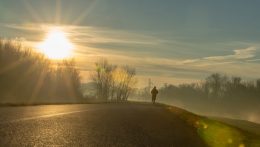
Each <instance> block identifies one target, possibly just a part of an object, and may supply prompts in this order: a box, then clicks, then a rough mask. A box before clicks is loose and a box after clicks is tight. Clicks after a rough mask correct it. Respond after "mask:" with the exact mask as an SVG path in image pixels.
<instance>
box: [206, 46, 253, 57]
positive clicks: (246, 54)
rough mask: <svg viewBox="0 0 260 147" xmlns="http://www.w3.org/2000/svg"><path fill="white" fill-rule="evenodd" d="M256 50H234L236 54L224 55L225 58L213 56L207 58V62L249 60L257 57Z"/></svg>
mask: <svg viewBox="0 0 260 147" xmlns="http://www.w3.org/2000/svg"><path fill="white" fill-rule="evenodd" d="M255 52H256V48H255V47H248V48H245V49H237V50H234V54H232V55H224V56H211V57H205V58H204V59H206V60H237V59H249V58H253V57H255Z"/></svg>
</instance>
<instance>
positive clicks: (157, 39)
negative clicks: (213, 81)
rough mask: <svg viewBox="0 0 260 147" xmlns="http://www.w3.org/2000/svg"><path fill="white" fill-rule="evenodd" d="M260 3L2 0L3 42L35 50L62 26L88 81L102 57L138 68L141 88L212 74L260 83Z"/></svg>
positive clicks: (0, 33) (250, 0) (219, 0)
mask: <svg viewBox="0 0 260 147" xmlns="http://www.w3.org/2000/svg"><path fill="white" fill-rule="evenodd" d="M259 6H260V1H259V0H248V1H245V0H228V1H227V0H163V1H160V0H142V1H140V0H73V1H72V0H0V37H1V38H11V39H14V38H19V39H21V40H23V41H24V42H25V43H26V44H27V45H29V46H33V47H35V46H36V45H37V44H38V43H39V42H41V41H42V40H43V39H44V37H45V36H46V33H47V31H48V28H51V27H53V26H60V27H62V28H64V30H66V34H67V35H68V37H69V39H70V40H71V42H72V43H73V44H74V45H75V50H74V57H75V58H76V60H77V63H78V68H79V69H80V71H81V76H82V81H83V82H88V81H89V80H90V78H89V73H90V72H91V71H93V70H94V62H95V61H96V60H97V59H98V58H107V59H108V60H109V61H110V62H111V63H114V64H121V65H126V64H127V65H131V66H134V67H136V70H137V77H138V79H139V83H138V85H139V86H140V87H142V86H145V85H147V84H148V79H149V78H151V79H152V81H153V83H154V85H158V86H160V85H163V84H164V83H171V84H180V83H190V82H196V81H200V80H202V79H204V78H205V77H206V76H208V75H209V74H211V73H215V72H219V73H223V74H227V75H232V76H241V77H243V78H246V79H248V80H252V79H257V78H260V29H259V28H260V19H259V14H260V9H259Z"/></svg>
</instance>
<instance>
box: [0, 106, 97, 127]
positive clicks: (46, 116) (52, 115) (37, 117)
mask: <svg viewBox="0 0 260 147" xmlns="http://www.w3.org/2000/svg"><path fill="white" fill-rule="evenodd" d="M92 110H93V109H92ZM86 111H89V110H80V111H71V112H62V113H54V114H46V115H40V116H32V117H25V118H19V119H15V120H11V121H5V122H1V123H0V124H6V123H15V122H21V121H27V120H35V119H41V118H50V117H55V116H60V115H68V114H73V113H80V112H86Z"/></svg>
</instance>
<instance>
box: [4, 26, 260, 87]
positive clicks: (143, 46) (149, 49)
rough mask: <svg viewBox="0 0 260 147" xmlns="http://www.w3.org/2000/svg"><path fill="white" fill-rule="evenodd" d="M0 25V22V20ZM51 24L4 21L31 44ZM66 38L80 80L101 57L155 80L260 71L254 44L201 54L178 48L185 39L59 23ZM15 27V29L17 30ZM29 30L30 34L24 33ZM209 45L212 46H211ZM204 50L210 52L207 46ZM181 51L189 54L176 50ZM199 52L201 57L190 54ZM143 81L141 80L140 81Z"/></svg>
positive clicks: (191, 46)
mask: <svg viewBox="0 0 260 147" xmlns="http://www.w3.org/2000/svg"><path fill="white" fill-rule="evenodd" d="M0 25H1V26H3V24H0ZM53 26H54V25H53V24H4V27H7V28H9V29H15V30H16V31H15V32H19V30H20V31H26V32H28V33H22V34H24V35H27V36H24V37H25V38H26V39H27V42H28V43H30V44H31V45H34V44H35V43H36V42H37V41H39V39H38V40H36V39H35V38H36V37H38V36H37V35H35V34H43V33H46V32H47V31H48V29H50V28H51V27H53ZM60 27H61V28H62V29H64V30H65V31H66V33H67V35H68V36H69V38H70V40H71V41H72V42H73V43H74V44H75V45H76V49H75V54H76V56H77V60H78V68H79V69H80V70H81V72H82V76H84V77H83V79H84V81H87V80H88V74H89V72H90V71H91V70H93V69H94V67H93V65H94V62H95V61H96V60H97V59H98V58H100V57H105V58H107V59H108V60H109V61H110V62H112V63H114V64H122V65H124V64H128V65H131V66H134V67H136V68H137V73H138V77H140V79H141V80H145V78H147V79H148V78H152V79H154V80H158V83H166V82H168V83H169V82H170V83H180V82H193V81H195V80H199V79H204V78H205V76H207V75H209V74H210V73H213V72H221V73H226V74H231V75H242V76H246V77H257V76H258V75H259V74H260V70H256V69H259V64H258V63H257V61H258V60H259V59H256V58H257V48H258V46H255V45H251V46H250V44H247V46H248V47H246V48H242V49H241V48H240V49H233V50H232V52H231V53H230V54H226V55H222V56H214V54H213V53H212V54H213V55H212V56H211V55H204V54H203V53H201V51H198V50H197V48H195V45H194V44H193V43H190V42H187V44H188V45H186V46H185V48H184V49H183V48H180V47H181V46H182V45H183V44H185V42H180V41H178V40H167V38H163V37H158V36H157V37H156V36H153V35H149V34H146V33H142V32H132V31H125V30H114V29H110V28H101V27H91V26H76V25H62V26H60ZM17 30H18V31H17ZM28 34H31V35H28ZM212 48H213V47H212ZM206 51H208V53H207V54H210V53H211V52H210V50H206ZM179 52H185V53H187V54H189V55H190V56H189V57H184V56H181V55H179V54H177V53H179ZM197 52H199V53H201V54H200V56H201V57H196V56H194V54H195V53H197ZM141 83H145V82H143V81H142V82H141Z"/></svg>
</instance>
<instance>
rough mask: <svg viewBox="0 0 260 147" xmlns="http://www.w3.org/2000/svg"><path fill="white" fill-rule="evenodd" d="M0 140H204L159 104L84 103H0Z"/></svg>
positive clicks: (40, 143) (45, 143)
mask: <svg viewBox="0 0 260 147" xmlns="http://www.w3.org/2000/svg"><path fill="white" fill-rule="evenodd" d="M0 146H5V147H6V146H164V147H166V146H177V147H185V146H192V147H196V146H199V147H203V146H205V144H204V143H203V141H202V140H201V139H200V138H199V136H198V134H197V132H196V130H194V129H193V128H191V127H190V126H188V125H186V124H185V122H183V121H182V120H180V119H179V118H178V117H177V116H176V115H175V114H173V113H171V112H169V111H168V110H166V109H165V108H163V107H160V106H154V105H150V104H84V105H45V106H44V105H43V106H25V107H0Z"/></svg>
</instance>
